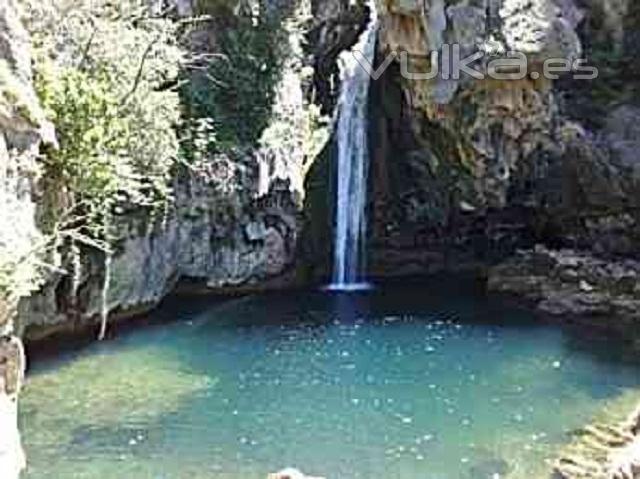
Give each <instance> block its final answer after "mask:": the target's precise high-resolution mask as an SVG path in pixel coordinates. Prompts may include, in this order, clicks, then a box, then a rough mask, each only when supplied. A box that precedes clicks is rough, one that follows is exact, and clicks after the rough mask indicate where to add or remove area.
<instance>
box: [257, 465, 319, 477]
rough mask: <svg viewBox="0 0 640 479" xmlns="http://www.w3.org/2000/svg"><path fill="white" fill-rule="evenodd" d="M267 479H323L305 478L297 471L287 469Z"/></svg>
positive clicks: (270, 475)
mask: <svg viewBox="0 0 640 479" xmlns="http://www.w3.org/2000/svg"><path fill="white" fill-rule="evenodd" d="M267 479H324V478H322V477H315V476H307V475H305V474H304V473H302V472H300V471H299V470H298V469H293V468H291V467H288V468H286V469H283V470H282V471H280V472H276V473H273V474H269V475H268V476H267Z"/></svg>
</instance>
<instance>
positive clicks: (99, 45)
mask: <svg viewBox="0 0 640 479" xmlns="http://www.w3.org/2000/svg"><path fill="white" fill-rule="evenodd" d="M30 2H31V5H30V6H29V8H28V9H27V10H28V12H29V18H28V25H29V27H30V29H31V31H32V36H33V40H34V46H35V53H36V55H35V56H36V87H37V90H38V93H39V95H40V98H41V101H42V103H43V106H44V108H45V109H46V111H47V113H48V116H49V117H50V119H51V120H52V121H53V122H54V124H55V125H56V130H57V134H58V140H59V144H60V148H59V149H58V150H50V151H47V152H46V155H45V158H44V162H43V164H44V166H45V170H46V172H45V173H46V174H45V177H46V178H47V180H48V183H49V186H50V187H51V188H53V189H55V190H60V189H63V190H64V192H65V193H66V195H65V196H66V199H65V203H66V207H67V209H69V210H75V211H74V213H73V214H74V215H79V216H81V217H82V221H83V222H84V223H85V225H86V231H85V232H87V233H89V235H90V236H92V237H104V235H105V233H106V232H105V231H104V230H103V223H104V218H105V217H106V216H108V215H110V214H111V210H112V209H113V208H114V207H115V205H116V204H117V203H119V202H126V203H127V204H129V205H142V206H153V205H157V204H158V203H159V202H161V201H162V200H164V199H166V198H167V197H168V195H169V188H168V185H169V173H170V170H171V168H172V165H173V164H174V161H175V159H176V156H177V153H178V140H177V136H176V133H175V125H176V124H177V122H178V121H179V99H178V95H177V93H176V92H174V91H171V90H169V89H165V88H163V86H164V85H165V84H167V82H170V81H171V80H172V79H174V78H176V77H177V73H178V68H179V64H180V62H181V59H182V57H183V54H182V51H181V49H180V48H179V47H178V45H177V41H176V36H177V34H176V26H175V24H174V23H173V22H171V21H169V20H166V19H163V18H157V17H154V16H153V15H152V12H151V11H149V10H148V9H146V8H145V7H144V5H142V4H141V3H140V2H136V1H122V2H108V1H106V0H105V1H92V0H81V1H79V2H78V1H75V2H70V1H68V0H49V1H48V2H42V1H41V0H30ZM51 213H52V214H54V213H59V212H53V211H52V212H51ZM54 216H56V217H59V216H60V215H59V214H54ZM53 219H54V220H57V219H59V218H53Z"/></svg>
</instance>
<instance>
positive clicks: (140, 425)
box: [21, 285, 640, 479]
mask: <svg viewBox="0 0 640 479" xmlns="http://www.w3.org/2000/svg"><path fill="white" fill-rule="evenodd" d="M445 289H446V285H442V286H440V287H436V286H434V285H427V286H414V287H408V286H404V287H401V288H399V289H396V288H381V289H378V290H375V291H372V292H369V293H362V294H357V295H340V294H333V295H332V294H325V293H300V294H295V295H294V294H286V295H268V296H258V297H254V298H248V299H243V300H238V301H233V302H230V303H227V304H225V305H223V306H211V307H209V308H206V309H204V310H203V311H202V312H201V313H200V314H199V315H196V316H195V317H194V315H193V314H192V313H189V314H186V313H184V312H181V310H180V308H177V309H174V310H171V311H165V312H164V313H162V314H165V315H171V316H175V317H177V318H180V319H183V321H182V322H177V323H173V324H170V325H164V326H160V327H153V328H150V329H146V330H140V331H137V332H134V333H131V334H128V335H124V336H122V337H120V338H118V339H117V340H115V341H112V342H109V343H105V344H98V345H94V346H92V347H89V348H87V349H86V350H83V351H80V352H78V353H75V354H73V355H70V356H68V357H66V358H62V359H60V360H58V361H54V362H52V363H44V362H43V363H40V364H36V365H35V366H34V368H33V370H32V371H31V374H30V375H29V380H28V384H27V388H26V391H25V394H24V396H23V402H22V412H21V423H22V427H23V431H24V442H25V446H26V448H27V452H28V456H29V469H28V473H27V474H26V477H27V479H45V478H46V479H49V478H56V479H67V478H74V479H76V478H78V479H80V478H82V479H84V478H87V479H94V478H95V479H111V478H113V479H116V478H117V479H121V478H127V479H138V478H139V479H142V478H144V479H146V478H149V479H173V478H179V479H182V478H185V479H186V478H189V479H200V478H202V479H204V478H208V479H218V478H219V479H222V478H224V479H227V478H228V479H239V478H243V479H254V478H256V479H258V478H259V479H263V478H264V477H266V475H267V473H269V472H272V471H274V470H277V469H280V468H282V467H285V466H296V467H299V468H300V469H303V470H305V471H307V472H308V473H313V474H318V475H324V476H326V477H327V478H329V479H331V478H334V479H349V478H353V479H371V478H373V477H385V478H393V479H440V478H446V479H449V478H452V479H458V478H460V479H480V478H491V477H497V476H495V474H498V475H499V477H508V478H521V479H525V478H526V479H532V478H536V477H546V476H547V474H548V471H549V466H548V464H547V461H548V460H550V459H553V458H555V454H556V453H557V450H558V448H559V447H560V446H562V445H563V444H565V443H567V442H568V441H569V440H570V438H571V434H572V433H573V432H574V431H575V430H576V429H577V428H579V427H581V426H582V425H584V424H586V423H587V422H589V421H590V420H591V419H592V418H594V417H596V416H598V415H600V414H602V412H603V411H606V410H609V411H616V410H618V409H620V410H621V409H622V406H625V405H628V404H630V403H631V402H632V401H634V400H637V398H638V396H639V393H638V391H639V390H640V389H639V387H640V373H639V371H640V362H638V361H637V359H636V358H634V357H631V358H625V357H622V356H621V355H618V356H619V357H616V356H613V355H612V353H615V352H617V351H618V350H619V348H617V347H616V348H611V347H609V349H607V348H606V347H605V348H603V347H602V345H599V344H597V343H592V342H589V341H585V340H578V339H576V337H574V336H572V335H571V334H569V333H568V332H566V331H562V330H561V329H559V328H555V327H550V326H546V325H542V324H536V322H535V321H534V320H533V318H532V317H530V316H529V315H528V314H527V313H524V312H522V311H517V310H511V309H508V308H506V307H504V306H502V305H500V304H499V303H495V302H493V303H492V302H489V301H487V300H486V299H485V298H483V297H482V296H478V295H474V294H473V293H470V292H464V291H463V292H460V291H458V292H453V293H451V292H449V293H447V294H444V292H445Z"/></svg>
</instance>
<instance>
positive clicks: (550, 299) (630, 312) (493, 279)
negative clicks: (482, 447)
mask: <svg viewBox="0 0 640 479" xmlns="http://www.w3.org/2000/svg"><path fill="white" fill-rule="evenodd" d="M487 286H488V290H489V291H493V292H501V293H508V294H513V295H516V296H518V297H519V298H522V299H524V300H526V301H527V302H529V303H532V304H533V306H534V307H535V308H536V309H537V310H539V311H541V312H543V313H545V314H547V315H550V316H552V317H562V318H579V319H580V320H581V321H584V322H585V324H587V323H588V324H589V325H591V326H594V327H597V328H602V329H607V330H611V331H615V332H624V333H627V334H630V336H629V339H631V340H633V339H634V338H636V340H637V339H640V261H637V260H635V259H631V258H623V259H602V258H599V257H597V256H595V255H594V254H592V253H590V252H583V251H577V250H572V249H560V250H551V249H548V248H546V247H544V246H540V245H538V246H536V247H535V248H534V249H532V250H523V251H519V252H518V253H517V254H516V255H515V256H513V257H511V258H510V259H508V260H507V261H505V262H503V263H501V264H499V265H497V266H495V267H493V268H491V269H490V270H489V276H488V285H487Z"/></svg>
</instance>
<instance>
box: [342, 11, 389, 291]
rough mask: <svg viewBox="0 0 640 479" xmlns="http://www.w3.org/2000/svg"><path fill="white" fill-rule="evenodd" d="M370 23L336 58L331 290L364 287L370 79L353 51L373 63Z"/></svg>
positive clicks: (375, 23) (373, 31) (375, 24)
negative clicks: (338, 87)
mask: <svg viewBox="0 0 640 479" xmlns="http://www.w3.org/2000/svg"><path fill="white" fill-rule="evenodd" d="M370 11H371V19H370V21H369V24H368V26H367V28H366V30H365V32H364V33H363V34H362V35H361V37H360V39H359V41H358V43H357V44H356V45H355V46H354V48H353V49H352V50H351V51H348V52H345V53H344V54H343V55H342V57H341V62H342V64H341V73H342V91H341V93H340V99H339V103H338V111H339V113H338V114H339V118H338V126H337V143H338V144H337V147H338V170H337V178H338V185H337V196H336V208H335V209H336V224H335V243H334V270H333V278H332V284H331V287H330V288H331V289H334V290H342V291H345V290H358V289H366V287H367V283H366V282H365V280H364V267H365V264H364V263H365V261H364V258H365V234H366V199H367V169H368V160H369V152H368V147H367V123H368V122H367V110H368V108H367V106H368V100H369V85H370V82H371V78H370V76H369V74H368V72H367V70H366V69H365V68H363V67H362V65H360V63H359V62H358V61H357V60H356V53H357V54H358V55H360V56H361V57H362V58H363V59H364V60H365V61H367V62H369V64H372V63H373V61H374V56H375V45H376V37H377V32H378V18H377V14H376V11H375V6H373V5H371V8H370Z"/></svg>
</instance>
